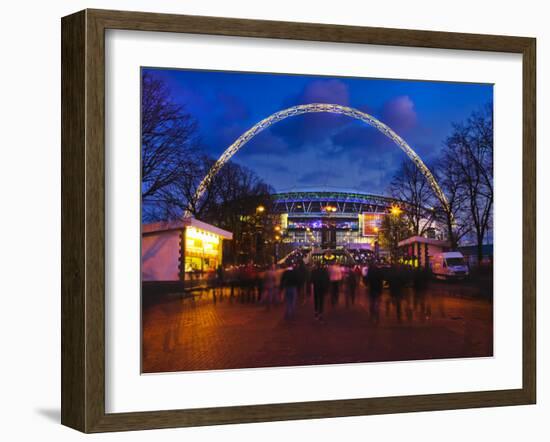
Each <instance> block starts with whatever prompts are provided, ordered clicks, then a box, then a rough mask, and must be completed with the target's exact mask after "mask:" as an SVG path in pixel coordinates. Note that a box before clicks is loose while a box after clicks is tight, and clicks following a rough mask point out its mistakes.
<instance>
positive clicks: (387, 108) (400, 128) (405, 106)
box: [381, 95, 417, 133]
mask: <svg viewBox="0 0 550 442" xmlns="http://www.w3.org/2000/svg"><path fill="white" fill-rule="evenodd" d="M381 120H382V122H384V123H385V124H387V125H388V126H390V127H391V128H392V129H393V130H394V131H395V132H397V133H399V132H406V131H408V130H410V129H412V128H413V127H415V126H416V123H417V115H416V111H415V110H414V103H413V101H412V100H411V99H410V97H409V96H407V95H403V96H399V97H396V98H393V99H391V100H389V101H387V102H386V103H384V106H383V107H382V111H381Z"/></svg>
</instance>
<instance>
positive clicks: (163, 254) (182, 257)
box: [141, 218, 233, 281]
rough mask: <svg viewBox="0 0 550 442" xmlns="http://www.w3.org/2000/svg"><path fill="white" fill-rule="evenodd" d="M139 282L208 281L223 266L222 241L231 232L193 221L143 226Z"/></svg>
mask: <svg viewBox="0 0 550 442" xmlns="http://www.w3.org/2000/svg"><path fill="white" fill-rule="evenodd" d="M141 234H142V237H141V278H142V281H185V280H186V279H191V278H195V279H200V278H204V277H207V276H208V275H210V274H213V272H214V271H215V270H216V268H217V267H218V265H220V264H221V263H222V241H223V240H230V239H232V238H233V234H232V233H231V232H227V231H226V230H223V229H220V228H218V227H215V226H212V225H210V224H207V223H205V222H202V221H199V220H197V219H194V218H185V219H183V220H181V221H174V222H160V223H153V224H145V225H143V226H142V232H141Z"/></svg>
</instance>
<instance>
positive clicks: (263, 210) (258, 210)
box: [256, 204, 265, 213]
mask: <svg viewBox="0 0 550 442" xmlns="http://www.w3.org/2000/svg"><path fill="white" fill-rule="evenodd" d="M263 212H265V207H264V206H262V205H261V204H260V205H259V206H258V207H256V213H263Z"/></svg>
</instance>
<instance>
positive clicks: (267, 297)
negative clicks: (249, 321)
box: [263, 264, 277, 310]
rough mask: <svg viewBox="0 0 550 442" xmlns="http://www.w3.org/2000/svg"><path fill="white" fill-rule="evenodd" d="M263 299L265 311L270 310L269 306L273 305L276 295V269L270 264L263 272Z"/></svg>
mask: <svg viewBox="0 0 550 442" xmlns="http://www.w3.org/2000/svg"><path fill="white" fill-rule="evenodd" d="M263 290H264V298H263V301H264V303H265V305H266V309H267V310H271V306H272V305H273V304H274V303H275V297H276V294H277V268H276V267H275V264H271V266H269V268H268V269H267V270H266V271H265V274H264V282H263Z"/></svg>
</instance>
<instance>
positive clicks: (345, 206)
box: [273, 189, 436, 250]
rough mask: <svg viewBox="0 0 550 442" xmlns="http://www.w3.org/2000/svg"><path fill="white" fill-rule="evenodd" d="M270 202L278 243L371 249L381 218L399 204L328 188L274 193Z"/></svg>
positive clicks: (431, 233)
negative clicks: (278, 233) (277, 224)
mask: <svg viewBox="0 0 550 442" xmlns="http://www.w3.org/2000/svg"><path fill="white" fill-rule="evenodd" d="M273 201H274V212H275V213H276V214H277V216H280V228H281V232H280V237H281V242H282V243H284V244H287V245H288V246H292V247H300V246H303V247H305V246H307V247H314V248H322V249H329V248H330V249H335V248H342V247H344V248H349V249H369V250H374V249H375V247H376V244H377V241H378V238H379V233H380V229H381V227H382V221H383V219H384V217H385V216H386V215H388V214H389V213H390V212H391V210H392V208H393V209H394V210H395V207H399V206H400V203H399V201H397V200H395V199H394V198H390V197H385V196H380V195H374V194H369V193H363V192H358V191H355V190H352V191H344V190H330V189H318V190H303V191H300V190H296V191H289V192H281V193H276V194H274V195H273ZM435 235H436V233H435V229H433V231H431V230H430V231H429V232H428V236H435Z"/></svg>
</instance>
